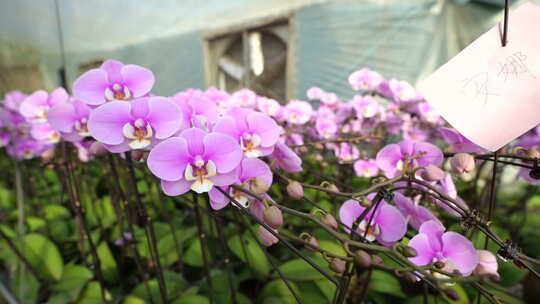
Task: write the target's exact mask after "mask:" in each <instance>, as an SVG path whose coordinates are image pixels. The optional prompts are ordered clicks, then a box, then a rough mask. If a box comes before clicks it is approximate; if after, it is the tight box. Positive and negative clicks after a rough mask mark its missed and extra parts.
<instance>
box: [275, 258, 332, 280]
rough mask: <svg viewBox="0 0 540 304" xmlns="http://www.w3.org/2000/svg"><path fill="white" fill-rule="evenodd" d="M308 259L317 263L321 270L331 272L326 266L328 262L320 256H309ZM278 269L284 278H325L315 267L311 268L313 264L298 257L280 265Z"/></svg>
mask: <svg viewBox="0 0 540 304" xmlns="http://www.w3.org/2000/svg"><path fill="white" fill-rule="evenodd" d="M309 259H310V260H312V261H313V262H314V263H315V264H317V265H318V266H319V267H320V268H321V269H322V270H324V271H326V272H328V273H331V271H330V269H329V268H328V262H327V261H325V260H324V259H323V258H322V257H319V256H311V257H309ZM279 269H280V270H281V272H282V273H283V275H284V276H285V277H286V278H288V279H290V280H293V281H311V280H319V279H324V278H325V277H324V276H323V275H322V274H321V273H320V272H319V271H318V270H317V269H315V268H313V266H311V265H310V264H308V263H307V262H306V261H304V260H303V259H300V258H298V259H294V260H292V261H289V262H287V263H285V264H283V265H281V266H280V267H279Z"/></svg>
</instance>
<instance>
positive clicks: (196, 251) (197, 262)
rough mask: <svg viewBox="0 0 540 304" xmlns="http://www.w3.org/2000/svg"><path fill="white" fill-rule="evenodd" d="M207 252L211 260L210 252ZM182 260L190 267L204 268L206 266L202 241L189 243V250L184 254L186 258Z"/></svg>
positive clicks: (196, 240)
mask: <svg viewBox="0 0 540 304" xmlns="http://www.w3.org/2000/svg"><path fill="white" fill-rule="evenodd" d="M206 252H207V257H208V258H209V260H210V257H211V255H210V251H208V250H207V251H206ZM182 258H183V260H184V263H186V264H188V265H190V266H195V267H202V266H203V265H204V262H203V255H202V248H201V241H200V239H198V238H197V239H193V240H192V241H191V242H190V243H189V245H188V248H187V249H186V251H185V252H184V256H183V257H182Z"/></svg>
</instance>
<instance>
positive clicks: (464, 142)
mask: <svg viewBox="0 0 540 304" xmlns="http://www.w3.org/2000/svg"><path fill="white" fill-rule="evenodd" d="M439 131H440V132H441V135H442V137H443V138H444V140H445V141H446V143H448V145H449V146H450V152H454V153H459V152H467V153H484V152H486V150H485V149H484V148H482V147H479V146H478V145H476V144H475V143H473V142H472V141H470V140H468V139H467V138H465V136H463V135H461V134H460V133H459V132H457V131H455V130H453V129H450V128H446V127H442V128H440V129H439Z"/></svg>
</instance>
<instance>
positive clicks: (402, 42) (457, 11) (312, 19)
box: [0, 0, 502, 97]
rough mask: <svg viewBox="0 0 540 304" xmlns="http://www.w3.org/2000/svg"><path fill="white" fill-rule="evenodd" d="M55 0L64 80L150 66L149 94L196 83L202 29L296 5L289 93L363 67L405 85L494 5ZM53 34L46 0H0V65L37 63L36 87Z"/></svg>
mask: <svg viewBox="0 0 540 304" xmlns="http://www.w3.org/2000/svg"><path fill="white" fill-rule="evenodd" d="M57 1H58V5H59V11H60V17H61V20H62V33H63V35H62V37H63V40H64V46H65V51H66V53H65V54H66V65H67V74H68V83H71V82H72V81H73V80H74V79H75V78H76V77H77V76H78V73H79V66H80V65H81V64H84V63H88V62H91V61H93V60H99V59H106V58H114V59H118V60H121V61H124V62H129V63H135V64H139V65H143V66H146V67H149V68H150V69H152V70H153V71H154V73H155V74H156V80H157V81H156V87H155V90H154V91H155V92H156V93H158V94H174V93H175V92H176V91H178V90H179V89H184V88H188V87H201V88H202V87H204V85H205V75H204V64H203V56H204V54H203V49H202V39H203V38H202V35H201V34H202V33H204V32H207V31H210V30H216V29H220V28H222V27H224V26H228V25H231V24H237V23H243V24H246V23H249V21H250V20H257V19H259V18H261V17H268V16H273V15H283V14H287V13H290V12H296V13H295V15H296V18H295V22H294V23H293V24H294V26H295V28H294V32H295V34H296V39H297V40H296V41H295V42H296V43H295V44H294V45H296V46H295V48H294V52H295V61H294V62H293V66H294V69H295V71H296V73H295V77H294V80H293V85H294V86H295V88H296V93H297V95H298V96H299V97H303V96H304V93H305V90H306V89H307V88H309V87H310V86H313V85H320V86H321V87H323V88H325V89H328V90H334V91H337V92H338V93H342V92H343V94H345V96H346V94H348V93H349V92H350V89H348V87H347V83H346V77H347V76H348V74H349V73H350V72H352V71H353V70H355V69H357V68H360V67H363V66H369V67H372V68H375V69H377V70H380V71H381V72H382V73H383V74H385V75H386V76H388V77H397V78H402V79H406V80H409V81H413V82H414V81H415V80H417V79H418V78H419V77H420V76H421V75H424V74H427V73H428V72H431V71H432V70H433V69H435V68H436V67H437V66H438V65H440V64H442V63H443V62H445V61H446V60H447V59H448V58H450V57H451V56H452V55H454V54H455V53H457V52H458V51H459V50H460V49H461V48H462V47H464V46H465V45H466V44H467V43H469V42H470V41H472V40H473V39H474V38H475V37H476V36H478V35H479V34H480V33H481V32H483V31H484V30H486V29H487V28H488V27H489V26H491V25H493V24H494V23H495V22H496V21H497V20H498V19H499V16H498V14H499V13H500V11H501V7H500V6H492V5H476V4H473V3H472V2H470V3H468V4H463V5H458V4H456V3H457V2H463V1H460V0H453V1H446V0H333V1H330V0H272V1H268V0H205V1H200V0H146V1H133V0H91V1H89V0H57ZM483 1H486V0H483ZM490 1H491V0H490ZM465 2H466V1H465ZM501 2H502V0H501ZM58 37H59V32H58V26H57V20H56V10H55V2H54V0H16V1H14V0H13V1H0V68H10V67H13V66H29V65H38V66H39V67H40V70H41V71H42V74H43V78H44V80H45V83H44V86H45V88H47V89H51V88H52V87H54V86H57V85H58V84H59V79H58V69H59V68H60V67H61V56H60V54H61V53H60V47H59V38H58ZM2 89H4V88H0V90H2Z"/></svg>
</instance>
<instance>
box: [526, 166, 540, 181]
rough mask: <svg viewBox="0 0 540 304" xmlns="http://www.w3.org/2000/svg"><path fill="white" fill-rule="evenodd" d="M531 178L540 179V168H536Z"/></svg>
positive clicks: (530, 173) (530, 174)
mask: <svg viewBox="0 0 540 304" xmlns="http://www.w3.org/2000/svg"><path fill="white" fill-rule="evenodd" d="M529 176H530V177H531V178H533V179H540V167H538V166H535V167H534V168H532V169H531V171H530V172H529Z"/></svg>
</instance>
